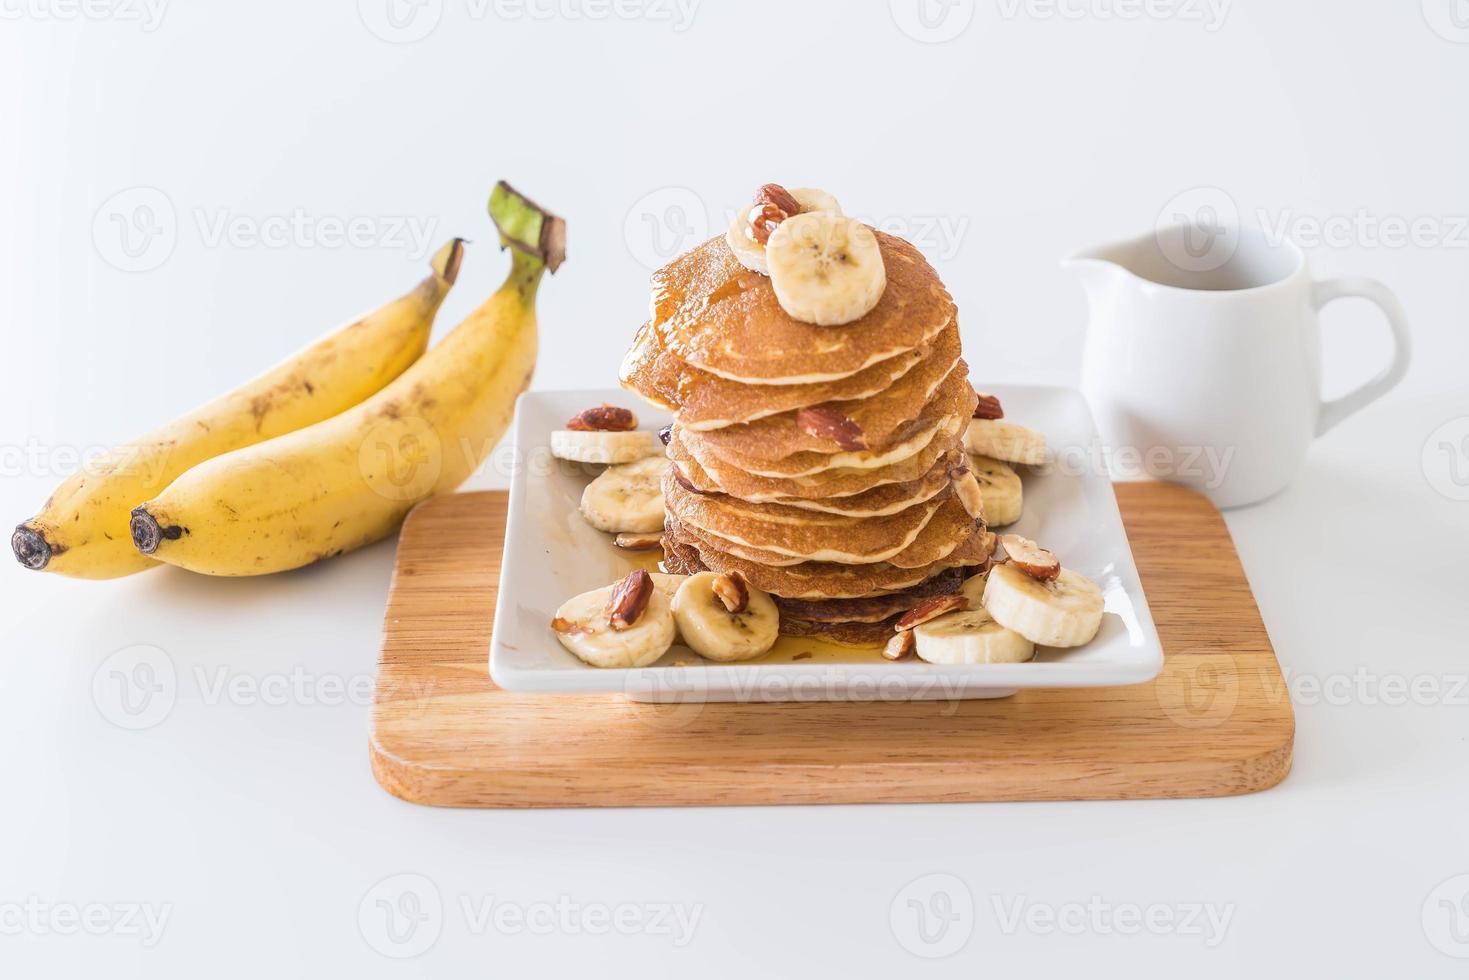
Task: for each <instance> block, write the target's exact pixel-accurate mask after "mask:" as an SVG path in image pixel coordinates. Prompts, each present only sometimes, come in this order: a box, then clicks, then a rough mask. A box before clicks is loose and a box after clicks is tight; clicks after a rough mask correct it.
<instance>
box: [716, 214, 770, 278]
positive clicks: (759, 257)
mask: <svg viewBox="0 0 1469 980" xmlns="http://www.w3.org/2000/svg"><path fill="white" fill-rule="evenodd" d="M724 240H725V241H726V242H728V243H729V250H730V251H731V252H733V253H734V256H735V258H737V259H739V261H740V265H742V266H744V267H745V268H746V269H749V270H750V271H751V272H758V273H760V274H761V275H762V276H768V275H770V266H768V265H766V264H765V246H764V245H761V244H760V243H759V242H757V241H756V240H755V236H754V235H752V234H751V233H750V209H749V208H741V209H740V210H739V211H738V212H736V213H735V216H734V218H733V219H732V220H731V221H730V223H729V231H726V232H725V233H724Z"/></svg>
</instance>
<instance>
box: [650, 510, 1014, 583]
mask: <svg viewBox="0 0 1469 980" xmlns="http://www.w3.org/2000/svg"><path fill="white" fill-rule="evenodd" d="M674 516H677V515H674ZM680 525H681V526H682V528H683V530H684V532H685V533H686V534H687V535H688V536H689V537H691V538H693V539H695V540H697V541H699V542H702V544H703V545H704V547H701V548H700V552H701V553H702V552H703V551H704V550H705V548H712V549H715V550H718V551H723V552H724V553H725V554H729V555H734V556H735V557H737V558H743V559H745V560H746V561H753V562H759V563H760V564H762V565H769V566H770V567H772V568H784V567H787V566H790V565H800V564H804V563H807V562H812V561H825V562H832V561H834V562H836V563H838V564H842V565H870V564H873V563H875V562H885V563H886V564H889V565H895V566H897V567H898V568H924V567H926V566H928V565H931V564H933V563H934V562H936V561H940V560H942V559H943V558H945V557H946V556H947V555H948V554H949V553H950V552H951V551H953V550H954V549H955V548H957V547H959V545H961V544H962V543H964V542H965V541H966V540H967V539H968V538H970V537H972V536H973V535H975V534H980V533H984V530H985V528H984V523H983V522H982V521H976V520H975V519H974V518H972V517H970V516H969V512H968V511H966V510H965V509H964V505H963V504H961V503H960V502H959V499H958V498H957V497H949V498H948V499H947V500H945V501H944V502H943V503H941V504H940V505H939V507H938V510H936V511H934V514H933V516H932V517H931V518H929V520H928V522H927V523H926V524H924V525H923V528H922V530H920V531H919V532H918V534H917V535H916V536H915V537H914V538H913V540H912V541H909V542H908V543H907V544H902V543H901V542H894V543H893V544H892V545H891V546H889V547H885V548H880V549H878V550H875V551H869V552H866V553H863V554H857V553H855V552H838V551H835V550H833V551H831V552H826V553H823V554H822V556H821V557H819V558H817V557H808V556H800V555H790V554H786V553H785V552H781V551H773V550H770V549H767V548H757V547H754V546H752V545H747V544H741V543H740V542H738V541H731V540H730V539H728V538H724V537H720V536H719V535H717V534H713V533H711V532H709V531H704V530H701V529H699V528H696V527H692V526H690V525H688V524H686V523H683V522H682V521H680Z"/></svg>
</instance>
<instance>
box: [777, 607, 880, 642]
mask: <svg viewBox="0 0 1469 980" xmlns="http://www.w3.org/2000/svg"><path fill="white" fill-rule="evenodd" d="M901 615H902V614H901V613H899V614H898V616H891V617H889V618H888V619H885V620H883V621H882V622H880V623H817V622H812V621H811V620H809V619H796V618H795V617H794V616H782V617H780V631H781V633H782V634H784V635H786V636H809V637H811V638H812V639H814V640H822V641H825V642H827V643H835V644H838V645H839V646H844V647H861V648H863V649H870V648H873V647H881V646H884V645H886V644H887V641H888V640H890V639H892V636H893V632H894V626H895V624H896V623H897V622H898V617H899V616H901Z"/></svg>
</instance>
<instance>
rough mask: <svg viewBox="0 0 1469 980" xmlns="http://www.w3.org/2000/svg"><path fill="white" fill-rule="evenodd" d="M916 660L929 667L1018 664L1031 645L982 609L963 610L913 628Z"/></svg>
mask: <svg viewBox="0 0 1469 980" xmlns="http://www.w3.org/2000/svg"><path fill="white" fill-rule="evenodd" d="M913 639H914V640H915V641H916V648H915V649H916V652H917V654H918V657H919V659H920V660H926V661H928V662H929V663H931V664H1021V663H1025V662H1026V661H1027V660H1030V659H1031V658H1032V657H1034V656H1035V644H1034V643H1032V642H1031V641H1029V640H1027V639H1026V638H1025V637H1023V636H1021V635H1020V634H1019V633H1017V632H1015V631H1014V630H1011V629H1006V628H1005V627H1003V626H1001V625H1000V624H999V623H997V622H996V621H995V618H994V617H993V616H991V615H990V614H989V612H988V611H987V610H985V609H966V610H963V611H961V612H952V613H949V614H947V615H945V616H940V617H938V618H937V619H931V620H929V621H928V622H926V623H923V624H922V625H919V626H916V627H914V628H913Z"/></svg>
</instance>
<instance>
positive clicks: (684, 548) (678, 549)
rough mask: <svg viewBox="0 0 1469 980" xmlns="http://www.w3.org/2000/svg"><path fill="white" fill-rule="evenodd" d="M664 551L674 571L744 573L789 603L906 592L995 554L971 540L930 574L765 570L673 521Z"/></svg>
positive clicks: (849, 568) (986, 540) (825, 567)
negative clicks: (941, 574) (789, 600)
mask: <svg viewBox="0 0 1469 980" xmlns="http://www.w3.org/2000/svg"><path fill="white" fill-rule="evenodd" d="M663 550H664V554H665V555H666V556H667V565H668V567H669V568H670V569H673V570H680V569H692V570H693V571H705V570H709V571H715V572H725V573H729V572H739V573H740V574H741V575H743V576H744V577H745V579H746V580H747V581H748V582H749V583H750V584H751V585H753V586H755V588H757V589H760V590H762V591H764V592H769V593H770V594H771V595H774V596H779V597H783V598H787V599H856V598H862V597H864V596H871V595H882V594H885V593H890V592H900V591H902V590H904V589H910V588H912V587H914V586H916V585H919V584H920V583H922V582H924V581H925V580H927V579H928V578H930V577H932V576H933V575H934V574H936V573H938V572H940V571H942V570H944V569H946V568H958V567H965V568H982V567H983V566H984V565H986V564H987V563H988V562H989V559H990V555H992V554H993V553H994V550H995V536H994V535H993V534H989V533H986V534H983V535H978V534H976V535H971V536H970V537H969V538H967V539H965V541H964V542H963V543H962V544H960V545H959V547H957V548H955V549H954V550H953V551H951V552H950V553H949V554H948V555H946V556H945V557H944V558H942V559H940V560H939V561H936V562H934V563H933V565H931V566H930V567H928V568H926V569H911V568H897V567H896V566H893V565H889V564H886V563H884V562H878V563H875V564H872V565H837V564H831V563H827V562H806V563H804V564H800V565H790V566H787V567H784V568H774V567H771V566H767V565H761V564H759V563H758V562H751V561H746V560H744V559H743V558H738V557H736V556H734V555H730V554H726V553H724V552H722V551H719V550H718V549H715V548H711V547H709V546H708V545H706V544H704V543H703V542H701V541H699V539H697V538H696V537H694V536H693V535H692V534H691V533H689V532H688V531H687V530H685V529H684V528H683V527H682V526H681V525H680V524H679V523H678V520H677V519H676V518H673V517H670V518H669V519H668V521H667V524H666V525H665V527H664V530H663Z"/></svg>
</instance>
